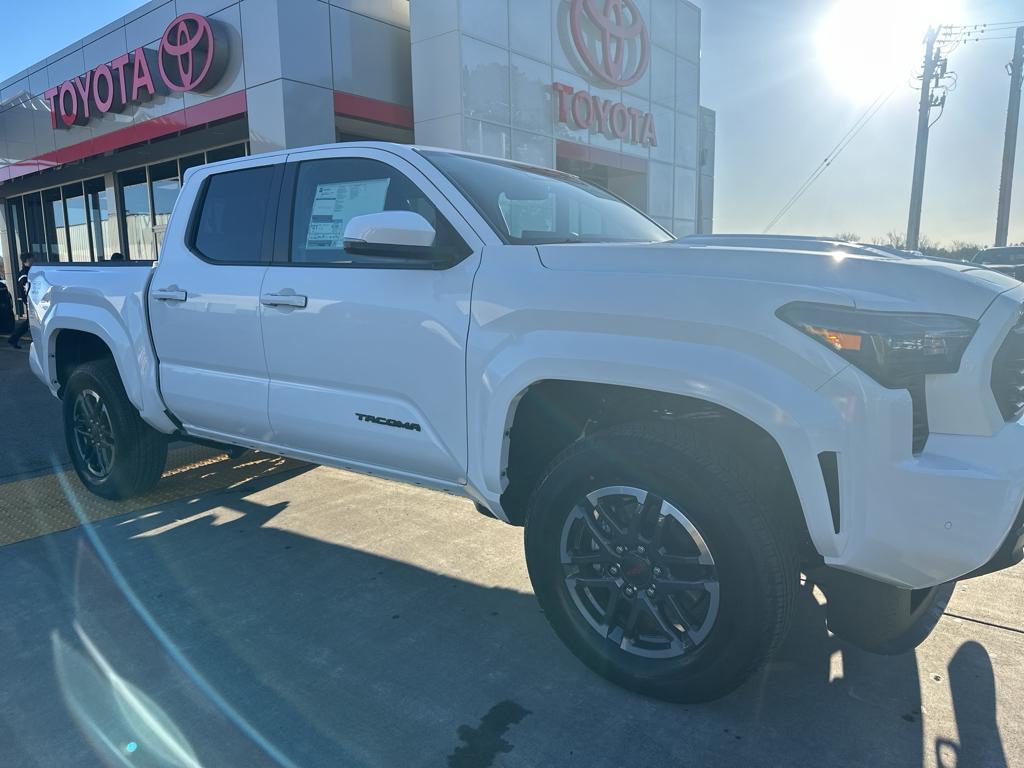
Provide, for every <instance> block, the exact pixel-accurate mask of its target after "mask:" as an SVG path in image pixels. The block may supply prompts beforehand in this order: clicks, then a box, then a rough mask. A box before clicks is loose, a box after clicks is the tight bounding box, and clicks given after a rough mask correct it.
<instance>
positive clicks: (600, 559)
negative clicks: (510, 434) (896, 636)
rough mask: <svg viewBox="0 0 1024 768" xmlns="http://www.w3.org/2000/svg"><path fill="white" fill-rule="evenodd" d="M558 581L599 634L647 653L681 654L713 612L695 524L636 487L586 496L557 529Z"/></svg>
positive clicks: (707, 566)
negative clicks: (559, 574)
mask: <svg viewBox="0 0 1024 768" xmlns="http://www.w3.org/2000/svg"><path fill="white" fill-rule="evenodd" d="M560 555H561V565H562V572H563V578H564V582H565V586H566V589H567V590H568V592H569V595H570V597H571V598H572V601H573V603H574V604H575V605H576V608H577V609H578V610H579V612H580V614H581V615H582V616H583V618H584V619H585V620H586V621H587V623H588V624H589V625H590V626H591V627H592V628H593V629H594V631H596V632H597V633H598V634H599V635H601V636H602V637H604V638H606V639H607V640H608V641H610V642H612V643H614V644H615V645H618V646H619V647H620V648H621V649H622V650H624V651H626V652H628V653H631V654H633V655H636V656H641V657H645V658H672V657H676V656H682V655H683V654H686V653H688V652H690V651H691V650H693V649H694V648H696V647H697V646H699V645H700V644H701V643H702V642H703V641H704V640H705V639H706V638H707V636H708V634H709V633H710V632H711V629H712V628H713V626H714V623H715V620H716V618H717V617H718V608H719V581H718V571H717V567H716V565H715V560H714V558H713V557H712V555H711V551H710V549H709V548H708V546H707V543H706V542H705V540H704V537H703V536H702V535H701V533H700V532H699V531H698V530H697V528H696V526H694V525H693V523H692V522H691V521H690V520H689V518H687V517H686V515H685V514H683V512H682V511H681V510H680V509H678V508H677V507H676V506H674V505H673V504H671V503H670V502H668V501H666V500H665V499H663V498H661V497H659V496H657V495H655V494H653V493H650V492H648V491H646V490H643V489H640V488H632V487H626V486H609V487H605V488H601V489H599V490H596V491H593V492H592V493H589V494H587V496H586V498H584V499H581V500H580V501H579V503H578V504H577V505H576V506H575V507H574V508H573V509H572V511H571V512H570V514H569V515H568V517H567V518H566V521H565V524H564V525H563V527H562V535H561V542H560Z"/></svg>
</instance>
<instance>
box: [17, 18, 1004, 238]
mask: <svg viewBox="0 0 1024 768" xmlns="http://www.w3.org/2000/svg"><path fill="white" fill-rule="evenodd" d="M513 2H514V0H513ZM695 2H696V3H697V5H699V6H701V7H702V10H703V44H702V75H701V78H702V85H701V87H702V96H701V100H702V102H703V103H704V105H705V106H708V107H711V108H712V109H715V110H716V111H717V113H718V133H717V149H716V157H715V159H716V193H715V230H716V231H718V232H760V231H762V230H763V229H764V228H765V226H766V225H767V224H768V223H769V222H770V221H771V219H772V218H773V217H774V216H775V214H776V213H777V212H778V211H779V210H780V209H781V208H782V207H783V206H784V205H785V203H786V202H787V201H788V200H789V199H790V197H791V196H792V194H793V193H794V192H795V191H796V190H797V189H798V188H799V187H800V185H801V184H802V183H803V182H804V180H805V179H806V178H807V177H808V176H809V175H810V174H811V173H812V172H813V171H814V170H815V168H816V167H817V166H818V165H819V164H820V163H821V162H822V161H823V160H824V159H825V158H826V157H827V156H828V154H829V153H830V151H831V150H832V148H833V147H834V146H835V145H836V144H837V143H838V142H839V140H840V139H841V138H842V137H843V136H844V135H845V134H846V133H847V131H848V130H849V129H850V128H851V126H853V125H854V123H855V121H856V120H857V119H858V118H859V117H860V116H861V115H862V114H864V113H865V110H866V109H867V108H868V107H870V105H871V104H872V102H873V101H874V99H875V98H876V97H878V96H883V95H884V94H886V93H888V92H889V91H890V90H891V89H892V86H893V85H896V86H897V87H896V90H895V92H894V93H893V95H892V97H891V98H890V99H889V100H888V101H887V102H886V103H885V105H884V106H883V107H882V108H881V109H880V110H879V111H878V113H877V114H876V115H875V116H874V117H873V118H872V119H871V120H870V122H868V124H867V125H866V127H865V128H864V129H863V131H862V132H861V133H859V134H858V135H857V137H856V138H855V139H854V141H853V142H852V143H851V144H850V146H849V147H848V148H847V149H846V150H845V151H844V152H843V154H842V155H840V156H839V158H838V159H837V160H836V161H835V162H834V163H833V164H832V165H831V166H830V167H829V169H828V170H827V171H826V172H825V173H824V174H823V175H822V176H821V178H820V179H818V181H817V182H816V183H815V184H814V185H813V186H812V187H811V188H810V191H809V192H808V193H807V194H806V195H804V196H803V198H802V199H801V200H800V201H799V202H798V203H797V204H796V205H795V206H794V207H793V209H792V210H791V211H790V212H789V214H788V215H787V216H786V217H785V218H784V219H782V220H781V221H780V222H779V224H778V225H777V226H776V228H775V229H774V230H773V231H776V232H791V233H800V234H818V235H834V234H838V233H841V232H843V233H855V234H858V235H859V236H860V237H862V238H865V239H868V238H873V237H878V236H882V235H885V234H886V233H887V232H889V231H905V230H906V226H907V215H908V209H909V208H908V207H909V198H910V181H911V175H912V171H913V162H914V140H915V134H916V127H917V102H918V98H919V93H918V91H916V90H913V89H912V88H911V87H910V85H909V74H910V72H909V70H910V64H909V63H908V64H907V65H906V67H905V68H903V67H902V65H900V64H898V63H893V62H892V61H890V58H886V57H885V56H881V55H880V54H879V51H880V50H883V49H887V48H892V47H897V48H898V49H899V50H900V51H901V52H902V50H903V46H904V45H905V47H906V53H907V55H908V56H910V55H911V54H916V56H918V57H923V53H924V48H923V45H922V44H921V39H920V38H921V35H920V32H919V31H917V30H912V29H909V28H907V29H904V28H903V27H902V26H901V25H899V24H896V23H894V20H897V19H899V18H901V17H902V16H906V13H902V12H901V10H900V9H905V8H908V7H909V6H911V5H913V4H919V5H920V4H925V5H927V6H929V7H932V8H935V7H943V9H944V10H945V11H948V15H949V16H951V17H952V18H949V19H945V18H941V19H937V21H938V22H941V23H947V22H948V23H957V24H976V23H984V22H1004V21H1018V20H1020V21H1024V0H695ZM838 3H849V4H851V5H853V6H856V7H857V8H873V15H874V16H876V17H877V18H873V19H872V20H871V22H872V23H871V24H867V25H865V24H859V23H856V22H857V19H853V20H852V22H853V23H850V22H851V20H849V19H841V20H840V23H839V24H836V25H833V28H832V29H831V32H830V34H825V33H823V31H822V30H823V28H825V29H828V27H827V19H828V18H829V17H830V14H831V13H832V12H833V10H834V8H835V7H836V5H837V4H838ZM140 4H141V0H103V1H102V2H100V3H82V2H80V0H36V2H15V0H3V6H4V10H3V17H4V26H5V27H6V28H7V29H17V30H19V34H17V35H8V36H6V38H5V40H4V45H3V47H2V49H0V79H4V78H6V77H8V76H9V75H11V74H14V73H15V72H17V71H19V70H21V69H23V68H24V67H26V66H29V65H31V64H33V63H35V62H36V61H38V60H39V59H40V58H42V56H43V55H46V54H49V53H52V52H55V51H57V50H59V49H60V48H62V47H64V46H65V45H68V44H69V43H72V42H74V41H75V40H77V39H79V38H80V37H82V36H84V35H86V34H88V33H89V32H92V31H93V30H95V29H98V28H99V27H101V26H102V25H104V24H106V23H108V22H110V21H113V20H114V19H116V18H118V17H119V16H122V15H124V14H125V13H126V12H128V11H130V10H133V9H134V8H136V7H138V6H139V5H140ZM41 13H44V14H45V17H46V23H45V24H40V23H39V19H40V14H41ZM1000 34H1001V33H1000ZM990 36H991V35H990ZM823 40H828V41H829V42H830V44H829V45H826V46H823V45H822V44H821V43H822V41H823ZM880 41H882V42H880ZM890 41H893V42H890ZM823 49H824V50H825V51H833V53H832V54H828V53H827V52H826V53H823ZM1012 49H1013V41H1012V40H994V41H989V42H981V43H970V44H965V45H962V46H961V47H959V48H958V49H957V50H955V51H952V52H951V54H950V56H949V62H950V69H951V70H952V71H954V72H956V74H957V76H958V87H957V89H956V90H955V91H953V92H952V93H950V94H949V98H948V103H947V106H946V109H945V112H944V113H943V116H942V118H941V120H939V122H938V123H936V125H935V127H934V128H933V130H932V136H931V142H930V148H929V157H928V172H927V178H926V186H925V198H924V216H923V223H922V233H923V234H924V235H925V236H927V237H929V238H930V239H932V240H935V241H940V242H945V243H951V242H952V241H954V240H961V241H970V242H976V243H980V244H991V242H992V240H993V237H994V232H995V211H996V202H997V199H998V190H999V173H1000V167H1001V159H1002V150H1003V135H1004V130H1005V126H1006V104H1007V98H1008V96H1009V78H1008V77H1007V75H1006V72H1005V70H1004V67H1005V65H1006V63H1007V62H1008V61H1009V59H1010V57H1011V55H1012ZM835 51H838V52H839V53H841V54H842V55H837V54H836V52H835ZM837 60H838V61H839V62H845V63H846V66H845V68H844V69H845V70H848V72H847V74H846V75H845V77H844V76H842V75H840V76H838V77H837V76H836V73H835V71H834V70H835V67H836V61H837ZM829 62H831V65H832V66H831V67H830V66H829ZM908 62H909V59H908ZM841 68H842V67H841ZM880 68H881V69H883V70H884V69H886V68H887V69H889V70H891V71H895V72H896V75H894V76H893V77H892V80H894V81H895V82H893V83H892V84H890V83H889V82H888V81H886V83H885V84H883V85H880V84H879V82H878V80H879V69H880ZM1018 155H1019V157H1018V162H1017V171H1016V174H1015V182H1016V185H1017V189H1016V194H1015V195H1014V202H1013V209H1012V213H1011V219H1010V239H1011V241H1015V242H1020V241H1024V130H1022V131H1021V134H1020V139H1019V142H1018Z"/></svg>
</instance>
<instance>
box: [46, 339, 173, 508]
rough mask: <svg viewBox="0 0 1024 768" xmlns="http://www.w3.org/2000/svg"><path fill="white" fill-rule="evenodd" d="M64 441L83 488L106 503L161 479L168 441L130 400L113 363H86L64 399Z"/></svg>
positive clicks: (73, 377) (141, 490) (76, 372)
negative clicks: (146, 420)
mask: <svg viewBox="0 0 1024 768" xmlns="http://www.w3.org/2000/svg"><path fill="white" fill-rule="evenodd" d="M63 407H64V438H65V440H66V442H67V447H68V453H69V454H71V463H72V465H73V466H74V468H75V472H76V473H77V474H78V477H79V479H80V480H81V481H82V484H83V485H85V487H86V488H88V489H89V490H90V491H91V492H92V493H94V494H96V495H97V496H102V497H103V498H105V499H114V500H120V499H128V498H131V497H133V496H138V495H139V494H142V493H145V492H146V491H148V490H149V489H150V488H152V487H153V486H154V485H156V483H157V481H158V480H159V479H160V475H161V473H162V472H163V469H164V465H165V463H166V461H167V439H166V437H164V436H163V435H162V434H160V433H159V432H157V431H156V430H155V429H153V428H152V427H150V426H149V425H148V424H146V422H144V421H143V420H142V418H141V417H140V416H139V412H138V411H137V410H136V409H135V406H133V405H132V404H131V401H129V400H128V395H127V394H125V391H124V386H123V385H122V384H121V377H120V375H119V374H118V372H117V366H116V365H114V361H113V360H111V359H109V358H107V359H104V360H94V361H91V362H88V363H84V364H83V365H81V366H79V367H78V368H76V369H75V370H74V372H73V373H72V374H71V376H70V377H69V379H68V383H67V386H66V387H65V389H64V395H63Z"/></svg>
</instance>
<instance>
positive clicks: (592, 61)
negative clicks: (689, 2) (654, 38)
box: [569, 0, 651, 88]
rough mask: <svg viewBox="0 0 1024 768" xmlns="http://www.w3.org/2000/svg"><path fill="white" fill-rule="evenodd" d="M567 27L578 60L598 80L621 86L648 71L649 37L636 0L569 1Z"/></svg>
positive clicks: (630, 82) (617, 86)
mask: <svg viewBox="0 0 1024 768" xmlns="http://www.w3.org/2000/svg"><path fill="white" fill-rule="evenodd" d="M569 28H570V30H571V32H572V39H573V43H575V45H576V50H577V52H578V53H579V56H580V59H581V60H582V61H583V64H584V65H585V66H586V68H587V69H588V70H590V72H591V73H592V74H593V75H594V77H596V78H597V79H598V80H600V81H602V82H604V83H606V84H608V85H611V86H614V87H616V88H622V87H625V86H627V85H632V84H633V83H635V82H636V81H637V80H639V79H640V78H641V77H643V76H644V73H646V72H647V66H648V64H649V63H650V56H651V40H650V35H649V34H648V32H647V24H646V22H645V21H644V19H643V16H642V15H641V14H640V9H639V8H638V7H637V4H636V0H572V6H571V8H570V9H569ZM588 32H589V33H590V34H587V33H588Z"/></svg>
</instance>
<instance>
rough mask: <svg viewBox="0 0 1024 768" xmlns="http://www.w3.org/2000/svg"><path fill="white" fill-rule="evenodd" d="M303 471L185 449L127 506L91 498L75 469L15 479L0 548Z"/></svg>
mask: <svg viewBox="0 0 1024 768" xmlns="http://www.w3.org/2000/svg"><path fill="white" fill-rule="evenodd" d="M305 466H308V465H306V464H303V463H301V462H298V461H292V460H290V459H283V458H280V457H278V456H270V455H267V454H260V453H246V454H245V455H243V456H240V457H239V458H237V459H229V458H228V457H227V455H226V454H223V453H218V452H217V451H214V450H211V449H209V448H201V447H197V446H187V447H184V448H177V449H174V450H172V451H171V452H170V453H169V454H168V459H167V469H166V470H165V471H164V475H163V478H162V479H161V480H160V482H159V483H158V484H157V486H156V487H155V488H154V489H153V490H152V491H150V492H149V493H147V494H146V495H145V496H140V497H138V498H134V499H129V500H127V501H108V500H106V499H101V498H99V497H98V496H94V495H92V494H91V493H89V492H88V491H87V490H85V487H84V486H83V485H82V484H81V482H79V480H78V477H77V476H76V475H75V473H74V471H73V470H65V471H61V472H57V473H55V474H49V475H43V476H41V477H31V478H26V479H24V480H14V481H11V482H8V483H3V484H0V546H6V545H7V544H14V543H16V542H19V541H25V540H26V539H33V538H36V537H38V536H45V535H47V534H50V533H56V532H57V531H65V530H68V529H69V528H75V527H77V526H78V525H80V524H81V519H80V516H81V518H84V519H85V520H87V521H89V522H96V521H98V520H104V519H106V518H108V517H114V516H116V515H121V514H124V513H126V512H135V511H139V510H142V509H149V508H152V507H155V506H158V505H161V504H167V503H169V502H172V501H179V500H182V499H192V498H195V497H197V496H201V495H203V494H206V493H210V492H213V491H223V490H242V489H244V488H245V486H247V485H251V484H252V483H253V482H254V481H256V480H262V479H265V478H267V477H269V476H271V475H274V474H280V473H283V472H288V471H291V470H296V469H300V468H302V467H305ZM76 510H77V511H76Z"/></svg>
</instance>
